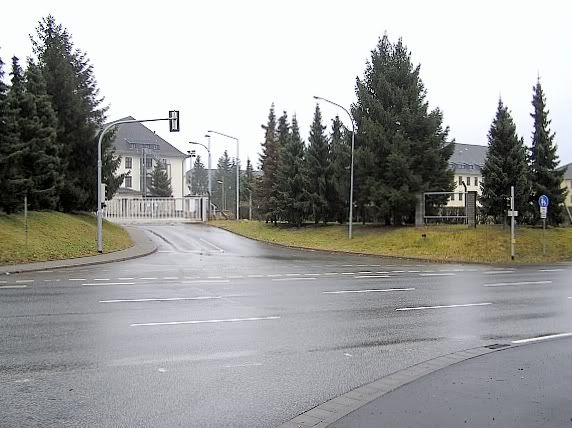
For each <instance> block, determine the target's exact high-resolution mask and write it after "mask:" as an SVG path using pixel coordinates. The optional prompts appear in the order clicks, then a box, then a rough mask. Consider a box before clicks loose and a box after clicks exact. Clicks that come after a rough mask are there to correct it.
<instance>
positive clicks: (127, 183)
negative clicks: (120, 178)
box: [125, 175, 133, 189]
mask: <svg viewBox="0 0 572 428" xmlns="http://www.w3.org/2000/svg"><path fill="white" fill-rule="evenodd" d="M125 187H127V188H129V189H131V188H132V187H133V177H131V176H130V175H128V176H127V177H125Z"/></svg>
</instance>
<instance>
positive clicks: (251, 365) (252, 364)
mask: <svg viewBox="0 0 572 428" xmlns="http://www.w3.org/2000/svg"><path fill="white" fill-rule="evenodd" d="M261 365H262V363H243V364H227V365H226V366H224V368H226V369H232V368H235V367H255V366H261Z"/></svg>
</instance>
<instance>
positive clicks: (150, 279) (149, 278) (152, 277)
mask: <svg viewBox="0 0 572 428" xmlns="http://www.w3.org/2000/svg"><path fill="white" fill-rule="evenodd" d="M139 279H140V280H142V281H153V280H156V279H157V278H156V277H154V276H146V277H143V278H139Z"/></svg>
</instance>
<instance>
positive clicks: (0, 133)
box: [0, 58, 14, 208]
mask: <svg viewBox="0 0 572 428" xmlns="http://www.w3.org/2000/svg"><path fill="white" fill-rule="evenodd" d="M7 98H8V86H7V85H6V84H5V83H4V61H2V58H0V208H3V207H4V196H5V195H6V189H5V183H6V172H7V171H6V169H7V166H8V162H9V161H8V154H9V153H10V145H11V144H12V140H13V138H14V134H13V130H12V127H11V126H10V121H9V108H8V99H7Z"/></svg>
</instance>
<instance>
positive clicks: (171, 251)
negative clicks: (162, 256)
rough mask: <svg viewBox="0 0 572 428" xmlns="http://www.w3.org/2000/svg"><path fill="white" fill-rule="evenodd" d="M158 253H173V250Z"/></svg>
mask: <svg viewBox="0 0 572 428" xmlns="http://www.w3.org/2000/svg"><path fill="white" fill-rule="evenodd" d="M157 252H158V253H174V251H173V250H159V251H157Z"/></svg>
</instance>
